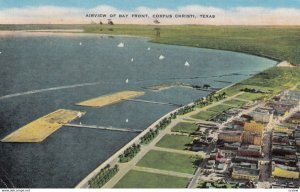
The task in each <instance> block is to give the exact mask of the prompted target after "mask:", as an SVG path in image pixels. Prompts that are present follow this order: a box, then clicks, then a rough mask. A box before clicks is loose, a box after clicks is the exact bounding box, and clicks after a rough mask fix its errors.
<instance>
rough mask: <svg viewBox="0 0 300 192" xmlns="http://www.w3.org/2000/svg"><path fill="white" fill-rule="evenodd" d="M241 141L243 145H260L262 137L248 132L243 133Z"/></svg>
mask: <svg viewBox="0 0 300 192" xmlns="http://www.w3.org/2000/svg"><path fill="white" fill-rule="evenodd" d="M242 141H243V143H246V144H252V145H261V143H262V135H261V134H259V133H252V132H249V131H244V132H243V138H242Z"/></svg>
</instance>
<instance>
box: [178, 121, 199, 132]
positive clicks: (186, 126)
mask: <svg viewBox="0 0 300 192" xmlns="http://www.w3.org/2000/svg"><path fill="white" fill-rule="evenodd" d="M197 129H198V126H197V125H196V124H194V123H187V122H180V123H178V124H177V125H175V126H174V127H173V128H172V131H173V132H183V133H193V132H194V131H196V130H197Z"/></svg>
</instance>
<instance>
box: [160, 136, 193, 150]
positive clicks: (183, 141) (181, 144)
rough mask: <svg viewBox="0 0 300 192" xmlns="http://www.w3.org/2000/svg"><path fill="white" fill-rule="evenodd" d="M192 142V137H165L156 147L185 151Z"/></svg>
mask: <svg viewBox="0 0 300 192" xmlns="http://www.w3.org/2000/svg"><path fill="white" fill-rule="evenodd" d="M192 141H193V137H189V136H185V135H165V136H164V137H163V138H162V139H161V140H160V141H159V142H158V143H157V144H156V146H157V147H164V148H171V149H178V150H185V149H186V148H187V146H186V145H187V144H190V143H191V142H192Z"/></svg>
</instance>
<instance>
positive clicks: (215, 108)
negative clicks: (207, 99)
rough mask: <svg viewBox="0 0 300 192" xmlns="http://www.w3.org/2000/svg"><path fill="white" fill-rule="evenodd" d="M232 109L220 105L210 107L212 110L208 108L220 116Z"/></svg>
mask: <svg viewBox="0 0 300 192" xmlns="http://www.w3.org/2000/svg"><path fill="white" fill-rule="evenodd" d="M231 108H233V107H231V106H228V105H222V104H219V105H216V106H213V107H210V108H208V109H207V110H209V111H213V112H216V113H217V114H219V113H222V112H224V111H227V110H228V109H231Z"/></svg>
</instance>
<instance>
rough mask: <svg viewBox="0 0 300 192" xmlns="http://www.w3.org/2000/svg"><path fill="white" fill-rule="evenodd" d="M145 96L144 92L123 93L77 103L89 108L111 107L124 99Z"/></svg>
mask: <svg viewBox="0 0 300 192" xmlns="http://www.w3.org/2000/svg"><path fill="white" fill-rule="evenodd" d="M142 95H144V92H142V91H121V92H117V93H113V94H109V95H104V96H100V97H96V98H93V99H90V100H87V101H83V102H80V103H77V105H81V106H87V107H103V106H106V105H111V104H114V103H117V102H121V101H122V100H123V99H132V98H135V97H139V96H142Z"/></svg>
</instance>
